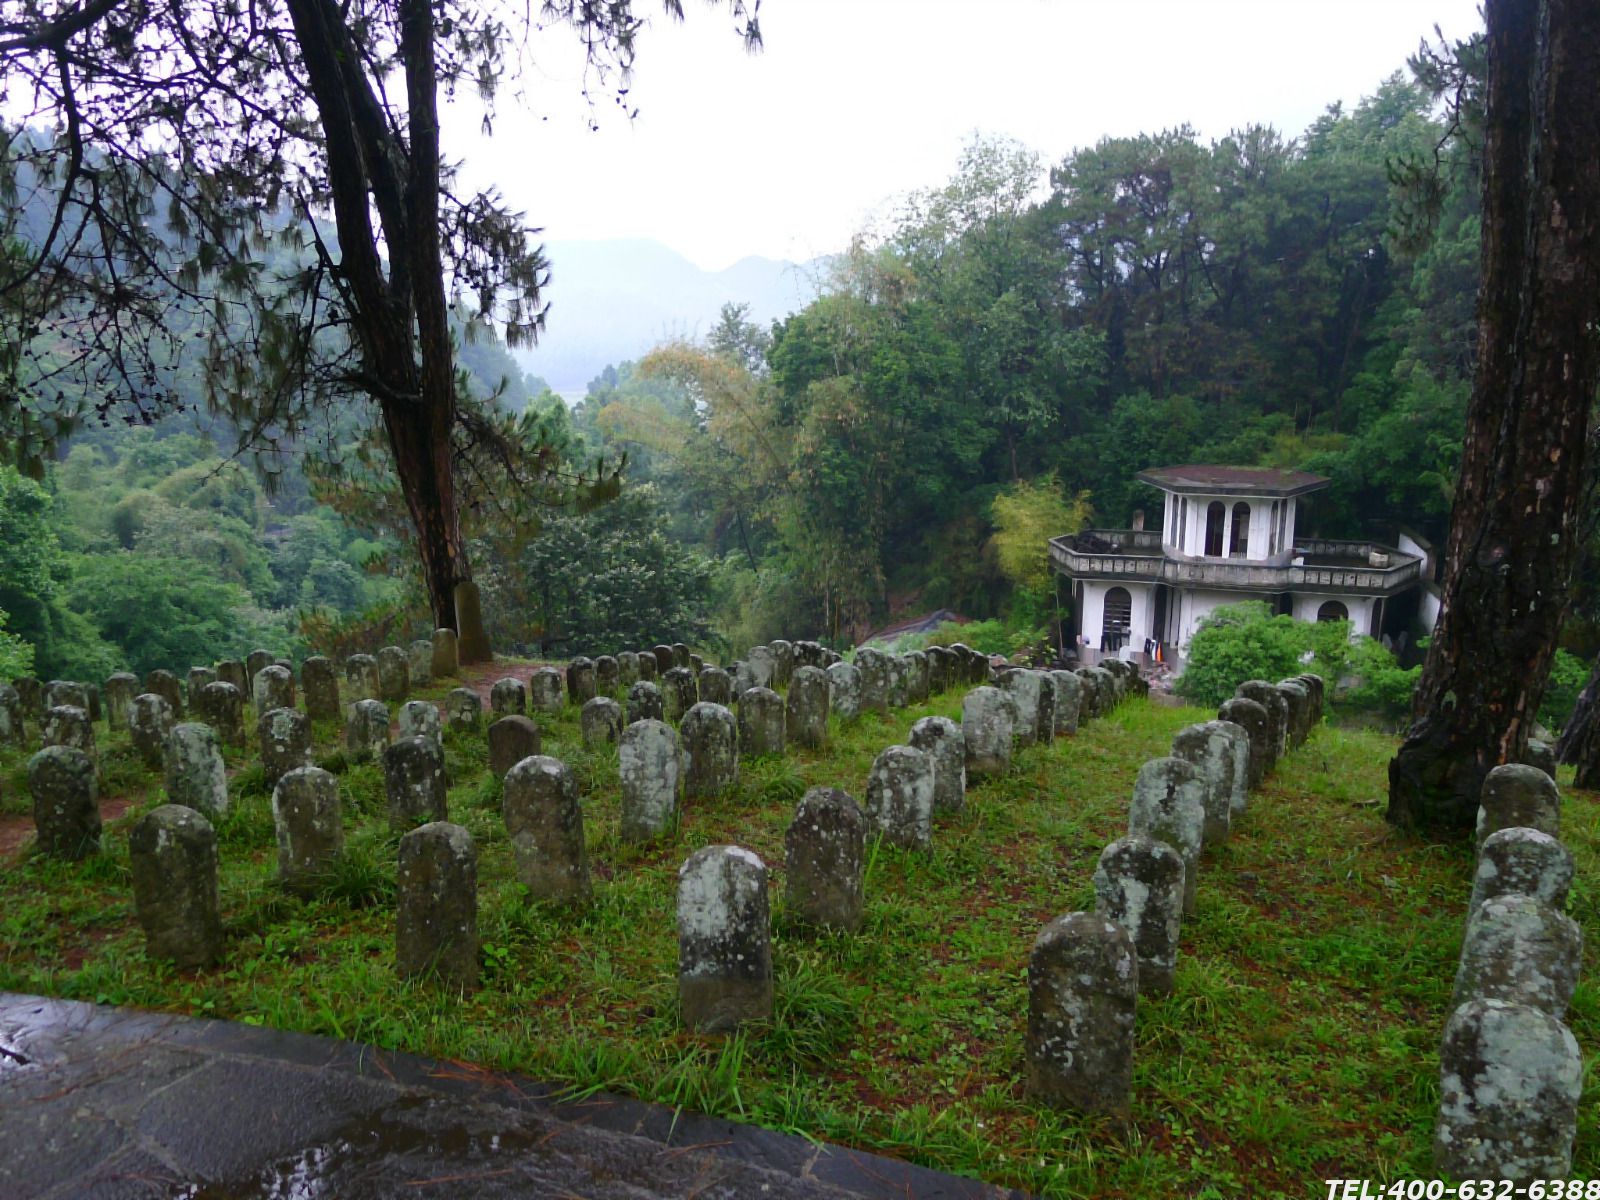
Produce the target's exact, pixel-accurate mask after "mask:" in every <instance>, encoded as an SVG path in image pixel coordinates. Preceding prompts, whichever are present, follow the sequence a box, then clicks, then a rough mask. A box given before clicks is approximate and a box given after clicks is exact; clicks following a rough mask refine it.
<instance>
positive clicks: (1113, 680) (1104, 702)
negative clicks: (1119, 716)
mask: <svg viewBox="0 0 1600 1200" xmlns="http://www.w3.org/2000/svg"><path fill="white" fill-rule="evenodd" d="M1085 675H1086V677H1087V678H1088V679H1089V680H1090V681H1091V682H1092V683H1093V684H1094V691H1095V696H1096V701H1095V716H1097V717H1103V716H1105V715H1107V714H1108V713H1110V712H1112V711H1114V710H1115V709H1116V707H1117V704H1118V703H1119V702H1120V701H1121V699H1122V686H1121V681H1120V680H1119V678H1118V677H1117V676H1116V675H1114V674H1112V672H1110V671H1108V670H1106V668H1105V667H1090V668H1089V669H1088V671H1087V672H1086V673H1085Z"/></svg>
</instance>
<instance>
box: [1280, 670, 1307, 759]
mask: <svg viewBox="0 0 1600 1200" xmlns="http://www.w3.org/2000/svg"><path fill="white" fill-rule="evenodd" d="M1276 686H1277V690H1278V695H1280V696H1282V697H1283V702H1284V707H1285V709H1286V710H1287V724H1286V726H1285V729H1284V748H1285V749H1286V750H1298V749H1299V748H1300V747H1301V746H1303V745H1305V741H1306V738H1307V737H1308V736H1310V734H1311V689H1310V688H1308V687H1306V685H1305V684H1304V683H1302V682H1301V681H1300V680H1298V679H1280V680H1279V681H1278V683H1277V685H1276Z"/></svg>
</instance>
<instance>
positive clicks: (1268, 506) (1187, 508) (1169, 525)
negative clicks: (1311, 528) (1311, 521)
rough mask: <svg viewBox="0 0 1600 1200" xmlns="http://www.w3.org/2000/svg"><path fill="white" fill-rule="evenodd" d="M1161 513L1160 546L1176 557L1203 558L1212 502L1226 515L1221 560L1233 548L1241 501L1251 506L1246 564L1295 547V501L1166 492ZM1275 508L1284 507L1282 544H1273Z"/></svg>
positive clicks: (1246, 544) (1223, 526)
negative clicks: (1235, 515) (1235, 514)
mask: <svg viewBox="0 0 1600 1200" xmlns="http://www.w3.org/2000/svg"><path fill="white" fill-rule="evenodd" d="M1165 495H1166V507H1165V509H1164V510H1163V512H1164V519H1163V522H1162V526H1161V527H1162V530H1163V531H1164V535H1165V536H1164V539H1163V544H1164V545H1166V546H1167V547H1168V548H1169V549H1172V550H1176V551H1177V552H1178V553H1179V554H1187V555H1191V556H1193V557H1197V558H1198V557H1204V551H1205V548H1206V511H1207V509H1209V508H1210V507H1211V505H1212V503H1213V502H1215V503H1219V504H1221V505H1222V506H1223V509H1224V511H1225V513H1226V516H1225V518H1224V520H1223V525H1222V557H1228V547H1229V546H1231V545H1233V509H1234V506H1235V505H1236V504H1238V503H1240V502H1241V501H1243V502H1244V503H1246V504H1248V505H1249V506H1250V529H1249V537H1248V539H1247V541H1246V543H1245V554H1244V555H1243V557H1244V559H1245V560H1246V561H1251V562H1266V561H1267V560H1268V559H1270V558H1272V557H1274V556H1276V555H1279V554H1282V553H1284V552H1285V551H1286V550H1288V549H1289V548H1290V547H1292V546H1293V545H1294V521H1295V510H1296V505H1297V503H1298V502H1297V501H1296V500H1295V499H1293V498H1290V499H1288V500H1280V501H1276V502H1275V501H1273V500H1272V499H1270V498H1268V497H1264V496H1263V497H1251V496H1180V495H1178V494H1177V493H1176V492H1167V493H1165ZM1275 505H1281V506H1285V507H1286V508H1287V510H1288V511H1287V512H1286V513H1284V514H1282V524H1283V531H1284V536H1283V540H1282V542H1281V544H1278V543H1275V541H1274V536H1275V530H1274V525H1275V521H1274V511H1275Z"/></svg>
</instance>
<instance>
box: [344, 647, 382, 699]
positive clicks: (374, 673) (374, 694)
mask: <svg viewBox="0 0 1600 1200" xmlns="http://www.w3.org/2000/svg"><path fill="white" fill-rule="evenodd" d="M378 699H381V697H380V695H379V689H378V660H377V659H375V658H373V657H372V655H370V654H352V655H351V656H350V657H349V658H347V659H345V660H344V702H345V703H346V704H354V703H355V702H356V701H358V700H378Z"/></svg>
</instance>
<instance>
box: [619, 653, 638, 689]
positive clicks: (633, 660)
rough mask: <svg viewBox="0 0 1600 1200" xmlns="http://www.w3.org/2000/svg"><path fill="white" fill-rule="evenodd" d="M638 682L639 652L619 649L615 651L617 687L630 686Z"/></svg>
mask: <svg viewBox="0 0 1600 1200" xmlns="http://www.w3.org/2000/svg"><path fill="white" fill-rule="evenodd" d="M638 682H639V652H638V651H637V650H620V651H618V652H617V684H618V686H619V687H625V688H626V687H632V686H633V685H634V684H636V683H638Z"/></svg>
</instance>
